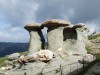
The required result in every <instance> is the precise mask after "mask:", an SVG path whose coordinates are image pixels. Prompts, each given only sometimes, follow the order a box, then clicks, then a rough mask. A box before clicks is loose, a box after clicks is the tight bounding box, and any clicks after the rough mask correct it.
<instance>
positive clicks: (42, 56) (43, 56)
mask: <svg viewBox="0 0 100 75" xmlns="http://www.w3.org/2000/svg"><path fill="white" fill-rule="evenodd" d="M52 58H53V53H52V52H51V51H50V50H40V51H39V52H35V53H34V54H33V55H29V56H25V57H20V58H19V59H18V62H19V63H21V62H26V63H27V62H32V61H36V60H40V61H49V60H51V59H52Z"/></svg>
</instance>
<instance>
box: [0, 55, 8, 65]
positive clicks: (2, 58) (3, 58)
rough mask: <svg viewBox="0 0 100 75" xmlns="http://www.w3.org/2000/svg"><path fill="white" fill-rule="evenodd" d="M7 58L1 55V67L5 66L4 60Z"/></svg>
mask: <svg viewBox="0 0 100 75" xmlns="http://www.w3.org/2000/svg"><path fill="white" fill-rule="evenodd" d="M5 60H7V58H6V57H0V67H2V66H3V63H4V61H5Z"/></svg>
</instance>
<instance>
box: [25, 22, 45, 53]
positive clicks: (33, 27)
mask: <svg viewBox="0 0 100 75" xmlns="http://www.w3.org/2000/svg"><path fill="white" fill-rule="evenodd" d="M40 26H41V24H39V23H33V24H28V25H26V26H25V29H26V30H28V31H29V34H30V40H29V53H28V55H30V54H33V53H34V52H37V51H39V50H40V49H41V48H42V40H43V37H42V36H43V35H42V32H41V27H40ZM41 37H42V38H41Z"/></svg>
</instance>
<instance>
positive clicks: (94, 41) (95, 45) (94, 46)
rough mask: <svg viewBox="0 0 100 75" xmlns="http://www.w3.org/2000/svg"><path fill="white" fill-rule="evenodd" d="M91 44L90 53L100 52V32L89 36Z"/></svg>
mask: <svg viewBox="0 0 100 75" xmlns="http://www.w3.org/2000/svg"><path fill="white" fill-rule="evenodd" d="M89 40H90V44H89V46H88V49H89V50H91V51H90V53H96V54H100V34H94V35H91V36H89Z"/></svg>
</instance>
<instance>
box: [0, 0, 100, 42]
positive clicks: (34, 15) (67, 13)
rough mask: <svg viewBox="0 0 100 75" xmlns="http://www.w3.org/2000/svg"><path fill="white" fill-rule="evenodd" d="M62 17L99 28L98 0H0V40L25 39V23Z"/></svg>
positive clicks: (27, 38)
mask: <svg viewBox="0 0 100 75" xmlns="http://www.w3.org/2000/svg"><path fill="white" fill-rule="evenodd" d="M47 19H64V20H68V21H71V23H72V24H77V23H86V25H88V27H89V28H91V31H94V30H96V31H100V29H99V28H100V25H99V24H100V0H0V42H28V41H29V33H28V32H27V31H26V30H25V29H24V26H25V25H26V24H28V23H32V22H39V23H42V22H43V21H45V20H47Z"/></svg>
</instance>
